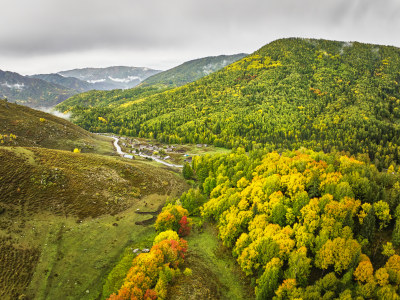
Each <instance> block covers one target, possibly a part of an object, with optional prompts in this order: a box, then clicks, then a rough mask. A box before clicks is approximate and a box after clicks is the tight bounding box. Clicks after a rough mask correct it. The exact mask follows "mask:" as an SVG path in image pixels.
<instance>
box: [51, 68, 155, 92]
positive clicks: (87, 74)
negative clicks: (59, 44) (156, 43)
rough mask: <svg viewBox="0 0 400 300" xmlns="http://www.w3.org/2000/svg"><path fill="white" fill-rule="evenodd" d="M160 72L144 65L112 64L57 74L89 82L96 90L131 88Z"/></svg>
mask: <svg viewBox="0 0 400 300" xmlns="http://www.w3.org/2000/svg"><path fill="white" fill-rule="evenodd" d="M160 72H161V71H160V70H153V69H150V68H146V67H126V66H113V67H107V68H83V69H73V70H66V71H60V72H58V74H59V75H61V76H64V77H75V78H77V79H79V80H82V81H86V82H88V83H91V84H93V87H94V88H93V89H96V90H111V89H129V88H133V87H135V86H137V85H138V84H140V83H141V82H142V81H143V80H145V79H146V78H148V77H150V76H152V75H154V74H157V73H160Z"/></svg>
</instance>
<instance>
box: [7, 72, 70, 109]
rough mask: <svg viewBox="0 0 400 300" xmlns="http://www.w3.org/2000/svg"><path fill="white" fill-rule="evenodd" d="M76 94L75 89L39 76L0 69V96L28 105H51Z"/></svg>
mask: <svg viewBox="0 0 400 300" xmlns="http://www.w3.org/2000/svg"><path fill="white" fill-rule="evenodd" d="M74 94H76V91H75V90H72V89H69V88H67V87H65V86H61V85H58V84H54V83H50V82H47V81H44V80H42V79H39V78H30V77H27V76H22V75H20V74H18V73H15V72H9V71H2V70H0V98H7V99H8V100H10V101H12V102H16V103H18V104H22V105H26V106H30V107H41V106H43V107H51V106H54V105H56V104H58V103H60V102H62V101H64V100H65V99H67V98H69V97H71V96H72V95H74Z"/></svg>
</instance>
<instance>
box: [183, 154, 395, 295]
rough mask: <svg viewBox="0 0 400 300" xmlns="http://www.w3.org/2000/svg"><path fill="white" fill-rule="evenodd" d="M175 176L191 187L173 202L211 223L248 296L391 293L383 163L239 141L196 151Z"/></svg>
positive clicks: (391, 223)
mask: <svg viewBox="0 0 400 300" xmlns="http://www.w3.org/2000/svg"><path fill="white" fill-rule="evenodd" d="M188 171H189V172H188ZM190 171H192V172H190ZM184 175H185V176H186V177H188V176H191V177H192V178H195V179H196V180H197V181H198V185H199V188H198V189H191V190H189V191H188V192H187V193H184V194H183V195H182V197H181V199H180V201H179V202H180V203H181V204H182V206H183V207H184V208H186V209H187V210H188V211H189V212H191V214H192V215H198V214H201V216H202V217H203V218H204V220H205V221H207V220H209V221H212V222H215V223H216V225H217V226H218V230H219V237H220V239H221V240H222V242H223V244H224V245H225V246H226V247H228V248H229V249H231V251H232V255H233V256H234V257H236V259H237V262H238V264H239V265H240V267H241V269H242V271H243V272H244V273H245V274H246V275H247V276H249V277H251V278H252V282H253V285H254V287H255V294H256V298H257V299H272V298H274V299H304V300H305V299H333V298H336V297H340V299H353V298H356V297H359V299H365V298H379V299H398V298H399V296H398V294H397V291H398V286H399V284H400V256H398V255H396V254H395V253H396V252H395V247H398V246H400V206H399V204H400V177H399V175H398V173H396V172H395V171H394V168H393V167H392V166H391V167H390V168H389V169H388V170H387V172H379V171H378V170H377V168H376V167H375V166H374V165H372V164H370V162H369V159H368V157H367V156H366V155H365V154H362V155H359V156H358V157H357V159H356V158H354V157H348V156H345V155H342V154H340V153H338V152H335V153H331V154H325V153H323V152H322V151H321V152H314V151H311V150H306V149H304V148H302V149H300V150H297V151H290V152H284V153H277V152H267V151H264V150H256V151H251V152H250V153H249V154H246V153H245V151H244V149H243V148H239V149H236V150H235V151H234V152H232V153H231V154H224V155H214V156H209V155H208V156H202V157H195V159H194V160H193V162H192V164H191V165H186V173H184ZM207 198H209V200H208V201H207V200H206V199H207ZM206 201H207V202H206Z"/></svg>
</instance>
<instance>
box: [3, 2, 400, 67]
mask: <svg viewBox="0 0 400 300" xmlns="http://www.w3.org/2000/svg"><path fill="white" fill-rule="evenodd" d="M399 14H400V1H398V0H380V1H376V0H269V1H265V0H247V1H243V0H202V1H197V0H169V1H165V0H141V1H138V0H115V1H105V0H104V1H102V0H85V1H82V0H57V1H54V0H37V1H32V0H15V1H7V3H6V4H5V3H3V4H2V17H1V18H0V62H1V61H2V60H5V59H7V60H8V61H9V62H11V60H12V59H25V60H27V61H28V60H29V58H30V57H34V56H35V57H43V61H45V60H46V57H49V56H54V55H61V54H63V53H72V52H73V53H80V52H82V53H88V52H90V51H96V50H107V51H108V52H112V51H116V52H117V51H122V50H123V51H132V52H134V53H137V54H139V53H145V52H154V53H156V52H157V53H162V52H163V51H174V52H175V53H176V54H175V55H176V57H177V59H178V58H179V57H187V56H190V55H189V53H200V52H201V53H204V55H210V54H215V55H217V54H221V53H235V52H238V51H247V52H252V51H254V50H256V49H257V48H258V47H260V46H262V45H264V44H266V43H268V42H270V41H272V40H273V39H276V38H282V37H290V36H304V37H318V38H327V39H336V40H359V41H362V42H371V43H383V44H392V45H397V46H400V37H399V35H398V32H399V30H400V18H399V17H398V16H399ZM155 59H159V60H160V59H161V58H155ZM169 59H170V58H169ZM1 67H2V66H1V65H0V68H1Z"/></svg>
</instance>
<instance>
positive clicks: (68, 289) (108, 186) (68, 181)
mask: <svg viewBox="0 0 400 300" xmlns="http://www.w3.org/2000/svg"><path fill="white" fill-rule="evenodd" d="M0 161H1V164H0V179H1V184H0V195H1V196H0V297H1V298H2V299H99V296H100V294H101V292H102V284H103V279H104V277H105V276H106V275H107V273H108V272H109V270H110V268H112V267H113V264H114V263H115V261H116V260H118V258H119V256H120V254H121V251H123V249H124V248H125V247H126V246H127V245H128V244H132V242H133V241H138V240H140V239H143V238H145V237H146V235H148V231H149V230H148V227H143V226H140V225H135V222H140V221H144V220H147V219H149V218H151V215H146V214H136V213H135V212H136V211H137V210H139V209H140V210H141V211H150V212H152V211H156V210H157V209H158V207H159V206H160V205H161V204H163V203H164V202H165V201H166V199H167V197H168V196H175V195H176V194H179V193H180V192H181V191H182V190H185V189H186V185H185V183H184V181H183V180H181V179H180V178H179V177H177V176H176V174H173V173H171V172H169V171H168V170H164V169H162V168H157V167H154V166H151V165H149V164H145V163H143V162H139V161H127V160H122V159H121V158H119V157H106V156H101V155H96V154H83V153H72V152H70V151H60V150H51V149H45V148H23V147H3V146H0ZM145 246H147V247H149V246H151V244H144V246H143V247H145ZM89 292H90V294H89Z"/></svg>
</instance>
